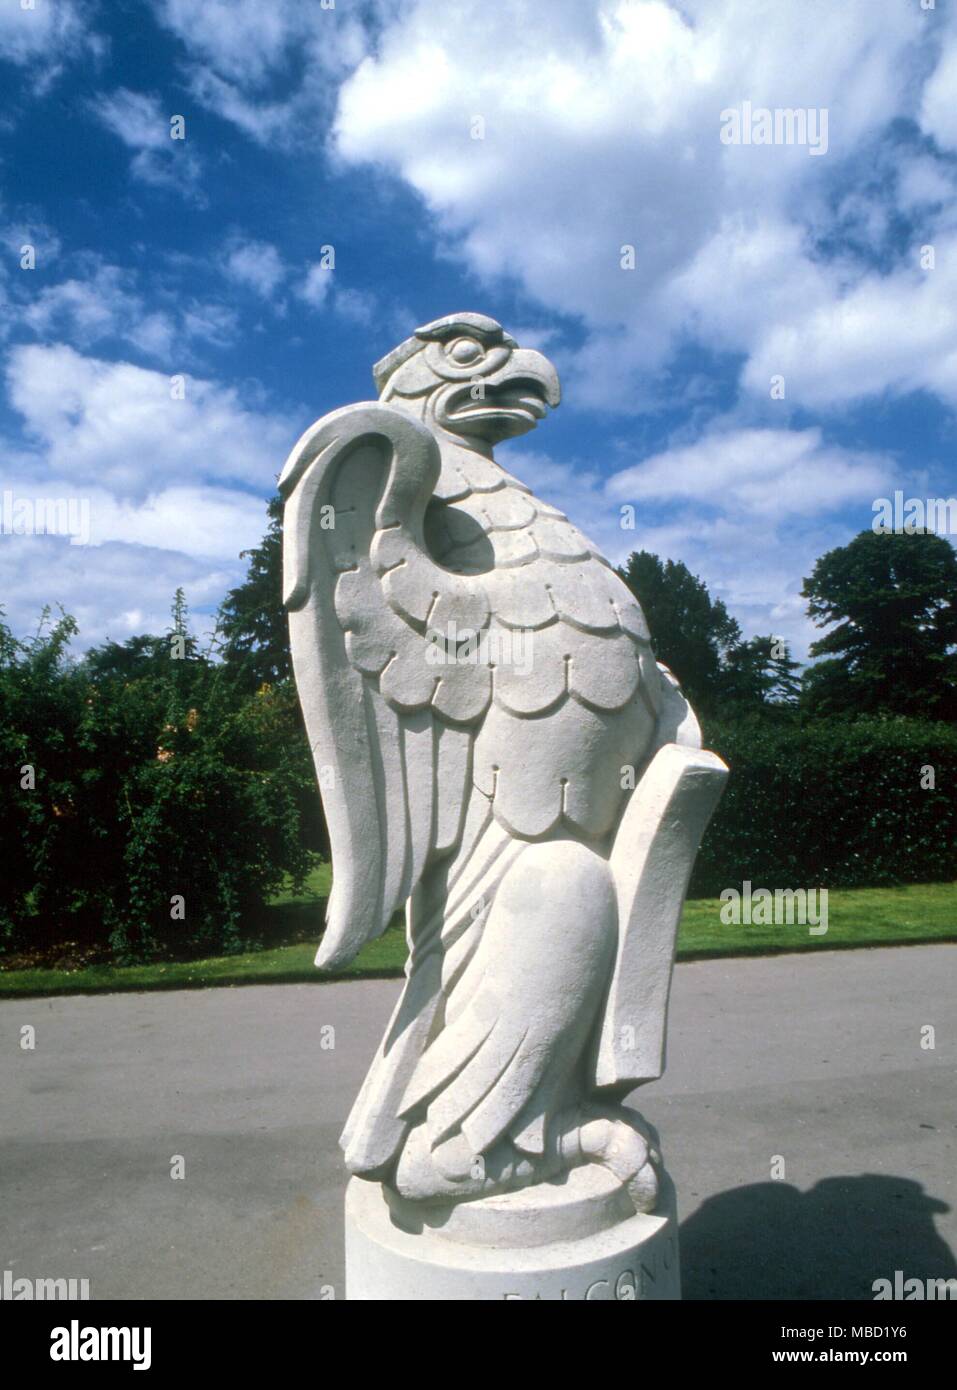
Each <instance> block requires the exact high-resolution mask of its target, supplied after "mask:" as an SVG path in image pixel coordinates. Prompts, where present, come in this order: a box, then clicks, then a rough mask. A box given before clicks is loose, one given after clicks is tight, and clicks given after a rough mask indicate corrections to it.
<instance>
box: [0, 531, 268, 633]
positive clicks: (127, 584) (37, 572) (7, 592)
mask: <svg viewBox="0 0 957 1390" xmlns="http://www.w3.org/2000/svg"><path fill="white" fill-rule="evenodd" d="M244 571H245V565H244V563H243V562H241V561H235V562H234V563H232V564H229V565H227V564H222V563H215V564H210V563H209V561H208V560H204V559H201V558H196V557H193V556H189V555H185V554H183V553H182V552H181V551H176V550H169V549H162V548H153V547H148V546H143V545H127V544H124V543H122V542H116V541H112V542H108V543H107V544H104V545H102V546H92V547H91V546H73V545H70V544H69V542H68V541H66V540H64V539H62V538H61V537H58V536H2V537H0V589H2V592H3V596H4V600H3V606H4V610H5V615H6V621H7V622H8V624H9V625H10V627H11V628H12V629H13V630H14V631H15V632H18V633H27V632H32V631H33V630H34V629H35V627H36V623H37V619H38V617H39V614H40V612H41V611H42V609H43V608H45V607H46V606H48V605H49V606H51V607H55V605H57V604H59V605H61V606H62V607H63V608H64V609H66V611H67V612H68V613H72V614H73V616H74V617H75V618H76V619H77V621H78V623H79V627H80V635H79V639H78V641H77V642H76V650H83V649H85V648H86V647H89V646H94V645H96V644H98V643H100V642H103V641H105V640H106V639H107V638H112V639H113V640H114V641H117V642H123V641H125V640H126V639H127V638H128V637H131V636H133V635H134V634H135V633H140V632H165V631H166V629H167V628H168V627H169V612H170V604H171V602H172V598H173V595H174V593H175V592H176V590H177V588H179V587H182V588H183V589H184V590H185V592H186V599H187V602H188V603H189V605H190V608H191V609H192V616H193V623H192V626H193V629H194V631H198V632H205V631H208V630H209V629H210V628H211V627H212V619H211V618H209V619H206V618H204V617H203V616H202V615H201V614H200V613H199V610H200V609H207V610H212V609H215V607H216V606H217V605H218V603H219V602H220V600H221V599H222V597H223V595H224V593H225V592H226V590H227V589H229V588H230V587H231V586H233V585H235V584H237V583H238V582H240V581H241V578H242V575H243V573H244Z"/></svg>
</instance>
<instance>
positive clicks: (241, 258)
mask: <svg viewBox="0 0 957 1390" xmlns="http://www.w3.org/2000/svg"><path fill="white" fill-rule="evenodd" d="M226 273H227V275H229V277H230V278H231V279H232V280H235V281H236V282H237V284H240V285H246V286H247V287H248V288H249V289H251V290H255V292H256V294H258V295H261V296H262V298H263V299H269V297H270V296H271V295H272V293H273V291H274V290H275V289H276V287H277V286H278V285H279V283H280V282H281V281H282V279H283V278H284V277H285V274H286V268H285V266H284V265H283V263H282V258H281V256H280V255H279V252H278V251H277V250H276V248H275V246H273V245H272V244H271V243H270V242H268V241H256V240H255V239H254V238H250V239H248V240H243V239H239V240H234V241H233V242H232V243H231V245H230V249H229V250H228V253H227V257H226Z"/></svg>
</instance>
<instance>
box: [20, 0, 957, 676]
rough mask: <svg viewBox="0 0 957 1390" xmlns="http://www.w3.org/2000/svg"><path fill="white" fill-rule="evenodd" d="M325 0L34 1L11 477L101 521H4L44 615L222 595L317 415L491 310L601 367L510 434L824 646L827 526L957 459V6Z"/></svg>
mask: <svg viewBox="0 0 957 1390" xmlns="http://www.w3.org/2000/svg"><path fill="white" fill-rule="evenodd" d="M328 6H329V0H327V3H326V6H324V5H323V3H322V0H205V3H203V4H201V5H196V4H194V3H192V0H111V3H109V4H107V3H105V0H103V2H102V3H96V0H59V3H55V0H33V3H32V4H31V3H30V0H0V82H2V84H3V104H2V113H3V115H2V118H0V200H2V201H0V245H2V250H3V255H2V261H0V309H2V334H0V354H2V360H0V448H2V465H0V507H2V505H3V502H2V498H3V496H7V497H11V496H12V497H16V498H35V497H49V498H83V499H86V501H87V502H88V504H89V516H90V525H91V536H90V543H89V544H86V545H77V544H71V543H70V541H69V539H68V538H67V537H65V536H55V535H28V534H25V535H20V534H15V535H0V604H2V605H3V607H4V608H5V610H6V613H7V617H8V620H9V621H10V622H11V623H12V625H13V626H14V628H15V629H16V630H17V631H18V632H26V631H28V630H29V629H30V628H31V627H32V625H33V624H34V623H35V619H36V615H37V613H38V611H39V609H40V608H41V607H42V606H43V605H44V604H46V603H56V602H59V603H62V604H63V605H64V606H65V607H66V608H67V609H68V610H69V611H71V612H73V613H75V614H76V616H77V618H78V620H79V622H80V627H81V645H87V644H89V643H94V642H99V641H102V640H104V639H105V638H106V637H111V638H114V639H116V640H120V641H122V640H124V639H125V638H126V637H128V636H130V635H131V634H133V633H135V632H140V631H145V630H152V631H156V630H162V629H163V628H164V627H165V625H166V621H167V615H168V610H169V604H170V600H171V596H172V593H173V591H174V589H175V588H176V587H177V586H178V585H182V586H183V588H184V589H185V591H186V594H187V598H188V600H189V602H190V605H191V608H192V611H193V613H194V617H195V624H196V626H197V628H198V629H199V630H203V629H204V628H206V627H208V625H209V623H208V620H207V617H206V615H208V614H211V613H212V612H213V611H214V610H215V607H216V605H217V604H218V602H219V600H220V599H221V598H222V596H223V594H224V593H225V591H226V590H227V589H228V588H229V587H231V586H232V585H233V584H235V583H236V582H237V581H238V580H239V579H240V578H241V576H242V574H243V572H244V564H243V562H242V561H240V560H239V558H238V552H239V551H240V550H241V549H243V548H244V547H248V546H250V545H253V544H255V543H256V542H257V541H258V539H259V538H260V536H261V534H262V531H263V529H264V523H265V500H266V499H267V498H268V497H269V496H270V495H271V493H272V492H273V491H274V481H275V477H276V475H277V473H278V472H279V470H280V468H281V466H282V462H283V460H284V457H285V454H286V453H287V452H288V449H289V448H290V447H291V445H292V443H293V442H294V440H295V439H296V438H297V437H298V435H299V434H300V433H301V431H302V430H303V429H304V428H305V427H306V426H307V425H308V424H309V423H310V422H311V421H312V420H314V419H315V418H317V417H318V416H320V415H322V414H323V413H325V412H326V411H327V410H330V409H333V408H335V407H337V406H339V405H342V404H345V403H347V402H349V401H353V400H358V399H363V398H368V397H369V396H370V395H371V394H372V388H371V377H370V367H371V364H372V362H373V361H375V359H376V358H378V357H379V356H381V355H382V354H383V353H385V352H386V351H387V350H388V349H389V348H391V347H392V346H394V345H395V344H396V343H397V342H399V341H400V340H401V339H402V338H404V337H405V336H407V335H408V333H409V332H411V331H412V329H414V328H415V327H416V325H418V324H420V323H423V322H427V321H428V320H429V319H432V318H435V317H438V316H439V315H441V314H445V313H448V312H451V311H453V310H461V309H470V310H477V311H479V312H483V313H488V314H491V315H493V316H494V317H496V318H498V319H499V320H500V321H501V322H503V323H504V324H505V326H506V327H507V328H508V329H509V330H510V331H511V332H513V333H514V334H515V335H516V336H517V337H518V338H519V340H520V341H521V342H523V343H525V344H527V345H530V346H536V347H540V348H542V349H544V350H545V351H547V352H548V353H549V355H550V356H551V357H552V358H553V360H554V361H555V362H556V364H557V365H558V367H559V370H560V373H561V376H562V380H563V385H564V391H565V399H564V402H563V405H562V406H561V408H560V409H559V410H558V411H557V412H556V413H555V414H554V415H553V416H552V417H550V418H549V419H548V420H547V421H546V422H545V423H544V424H543V425H542V426H540V427H539V429H538V431H536V433H535V434H534V435H533V436H529V437H527V438H526V439H524V440H521V441H518V442H516V443H514V444H512V445H510V446H508V448H507V449H506V450H502V451H501V454H500V457H501V459H502V461H503V462H506V461H507V463H508V466H509V467H510V468H511V469H512V470H513V471H514V472H517V473H518V474H519V475H520V476H522V477H523V478H524V479H525V480H526V481H527V482H529V483H530V484H531V485H532V486H533V487H534V488H535V489H536V491H539V492H540V493H541V494H542V495H544V496H546V497H547V498H548V499H549V500H552V501H554V502H557V503H558V504H559V505H560V506H562V507H563V508H564V509H565V510H566V511H567V512H568V513H569V515H570V516H571V517H572V519H573V520H574V521H576V522H577V523H578V524H579V525H581V526H582V528H583V529H584V530H585V531H586V532H587V533H589V534H590V535H591V536H592V537H593V538H594V539H595V540H596V541H598V542H599V543H600V545H601V546H602V547H603V549H604V550H605V552H606V553H607V554H608V555H609V557H610V558H612V559H614V560H619V559H623V558H624V557H625V556H626V555H627V553H628V552H629V551H630V550H631V549H636V548H639V547H645V548H647V549H651V550H654V551H656V552H657V553H659V554H661V555H663V556H670V557H672V558H675V559H681V560H684V561H685V563H686V564H688V565H689V566H690V567H691V569H692V570H694V572H695V573H698V574H700V575H701V576H702V577H703V578H704V579H705V580H706V581H707V583H708V585H709V587H710V588H711V590H712V592H713V593H715V594H718V595H720V596H721V597H722V598H724V599H725V601H726V602H727V604H728V605H729V607H730V609H731V611H732V612H733V613H734V614H735V615H736V616H737V617H738V619H739V620H740V621H741V623H742V625H743V627H744V629H745V631H746V632H747V633H755V632H775V633H779V634H781V635H783V636H785V637H787V638H788V639H789V640H790V641H791V642H792V644H793V646H794V649H795V651H796V653H797V654H798V655H800V656H803V655H804V653H805V652H806V648H807V644H808V642H809V640H811V638H812V637H813V635H814V634H813V629H812V628H811V627H810V626H809V624H808V621H807V619H806V616H805V612H804V604H803V601H802V600H801V598H800V588H801V584H802V580H803V577H804V576H805V575H807V574H808V573H810V570H811V568H812V566H813V562H814V560H815V558H816V557H817V556H818V555H820V554H821V553H822V552H823V551H825V550H826V549H829V548H830V547H832V546H834V545H838V544H841V543H843V542H845V541H846V540H848V539H850V537H851V536H853V535H854V534H855V533H856V532H858V531H860V530H862V529H864V528H866V527H867V526H869V525H870V523H871V519H872V514H873V510H872V504H873V502H874V499H875V498H878V497H881V496H891V495H892V494H893V492H894V490H895V489H898V488H900V489H903V490H904V492H905V493H906V494H907V495H916V496H921V497H930V496H934V497H938V496H944V497H946V496H949V495H953V494H954V493H955V492H957V479H955V471H957V470H955V463H954V458H955V445H957V432H955V408H957V17H955V12H954V5H953V3H948V0H936V3H935V4H933V5H931V4H930V3H929V0H923V4H922V0H886V3H884V4H882V5H881V6H880V7H879V9H880V12H879V14H878V7H876V6H875V5H874V4H873V3H872V0H841V3H840V4H834V3H831V0H682V3H671V4H669V3H666V2H665V0H496V2H495V3H494V4H493V3H489V0H481V3H479V2H478V0H456V3H455V4H449V3H447V0H403V2H402V3H395V2H394V0H366V3H358V2H357V0H335V3H334V4H332V5H331V7H328ZM745 102H750V103H751V104H752V108H753V109H759V108H766V109H768V110H770V111H772V112H773V111H775V110H784V109H788V110H791V111H798V110H799V111H802V112H808V113H815V116H814V119H815V120H816V121H817V123H818V127H820V119H821V113H826V121H827V140H826V148H825V147H824V145H823V144H822V146H821V150H820V153H818V154H814V153H812V152H811V147H810V144H809V143H808V142H805V143H803V144H802V143H800V142H798V141H794V142H792V143H790V144H788V143H776V144H768V145H761V144H756V143H752V144H750V145H745V144H732V143H726V142H725V141H723V140H722V135H721V132H722V127H723V124H725V122H724V121H723V117H722V113H724V112H727V111H728V110H742V111H743V107H744V103H745ZM175 116H182V117H183V120H184V123H185V139H182V140H176V139H172V138H171V135H170V131H171V125H170V122H171V118H173V117H175ZM814 128H815V127H814V125H813V123H812V125H811V126H809V129H814ZM798 129H799V127H798ZM819 143H821V142H819ZM330 246H331V247H333V248H334V259H335V267H334V269H331V270H330V269H328V268H324V267H323V265H322V261H323V247H330ZM629 246H630V247H634V268H628V267H625V266H623V264H622V248H623V247H629ZM24 247H33V248H35V266H34V267H33V268H24V266H23V265H22V262H23V259H24V255H23V248H24ZM922 248H931V251H932V256H931V257H928V255H927V252H926V250H923V251H922ZM28 259H29V257H28ZM326 259H328V255H327V256H326ZM625 259H626V260H627V259H628V257H627V256H626V257H625ZM931 262H932V264H931ZM174 377H184V378H185V386H184V388H183V389H184V392H185V394H184V395H183V398H182V399H178V398H173V396H172V394H171V386H170V382H171V378H174ZM775 382H778V383H779V384H778V385H777V386H776V387H774V389H772V386H773V383H775ZM781 383H783V398H782V385H781ZM623 505H630V506H632V507H634V515H635V526H634V529H633V530H629V529H623V528H622V525H621V508H622V506H623Z"/></svg>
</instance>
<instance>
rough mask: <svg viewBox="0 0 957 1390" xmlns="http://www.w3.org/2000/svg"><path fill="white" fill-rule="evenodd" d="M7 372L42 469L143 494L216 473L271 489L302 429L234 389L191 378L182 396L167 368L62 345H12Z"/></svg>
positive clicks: (215, 476)
mask: <svg viewBox="0 0 957 1390" xmlns="http://www.w3.org/2000/svg"><path fill="white" fill-rule="evenodd" d="M6 377H7V391H8V396H9V400H10V404H11V405H12V407H13V408H14V409H15V410H16V411H17V412H18V413H19V414H20V415H21V416H22V417H23V422H24V432H25V435H26V437H27V438H28V440H30V441H32V443H33V446H34V448H35V450H36V452H37V454H38V455H39V456H40V457H41V458H42V460H43V463H44V466H45V468H46V469H47V470H48V471H49V472H50V473H51V474H53V475H55V476H57V477H63V478H67V479H69V480H71V482H72V483H73V485H74V486H88V487H89V486H96V485H101V486H105V487H107V488H108V489H109V490H110V491H112V492H113V493H114V494H115V495H117V496H119V497H127V498H133V499H137V500H143V499H144V498H146V497H147V496H149V495H150V494H152V493H156V492H157V491H163V490H165V489H167V488H169V487H172V486H176V485H181V484H184V485H188V486H189V485H193V486H195V485H197V484H198V483H200V482H209V481H210V480H215V481H217V482H220V483H229V484H235V483H244V484H247V485H249V486H252V487H254V488H256V489H257V490H259V491H260V492H261V493H262V494H263V495H265V494H267V493H269V492H271V490H272V488H273V486H274V483H275V477H276V474H277V473H278V471H279V469H280V468H281V467H282V463H283V460H284V458H285V455H286V453H287V452H288V449H289V447H290V441H292V440H295V438H296V437H297V434H298V433H299V432H300V431H299V429H298V428H297V425H296V424H294V423H292V422H290V421H288V420H285V419H283V418H282V417H281V416H277V415H269V414H264V413H262V412H261V411H260V410H259V409H258V408H256V407H255V403H253V404H252V405H248V404H246V403H244V402H243V400H242V399H241V397H240V395H239V393H238V391H236V390H235V389H234V388H232V387H225V386H221V385H219V384H217V383H216V382H212V381H204V380H202V379H200V378H197V377H189V378H188V379H187V383H186V395H185V399H183V400H176V399H173V398H172V396H171V384H170V378H169V377H168V376H165V375H163V374H162V373H160V372H154V371H148V370H146V369H144V368H142V367H136V366H133V365H131V364H130V363H128V362H105V361H101V360H99V359H97V358H93V357H86V356H83V355H81V354H80V353H78V352H76V351H74V350H73V349H72V348H70V347H66V346H64V345H63V344H56V345H53V346H47V347H41V346H26V347H17V348H14V349H13V350H12V351H11V353H10V355H9V358H8V363H7V371H6Z"/></svg>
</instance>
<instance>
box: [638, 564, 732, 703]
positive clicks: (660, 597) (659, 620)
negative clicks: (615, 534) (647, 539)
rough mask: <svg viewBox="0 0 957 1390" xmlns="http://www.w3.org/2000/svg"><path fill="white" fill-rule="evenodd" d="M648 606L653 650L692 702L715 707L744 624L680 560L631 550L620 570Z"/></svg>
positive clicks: (642, 603) (642, 602)
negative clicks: (724, 670)
mask: <svg viewBox="0 0 957 1390" xmlns="http://www.w3.org/2000/svg"><path fill="white" fill-rule="evenodd" d="M618 573H619V575H620V576H621V578H622V579H623V580H624V581H625V583H626V584H627V585H628V587H629V589H631V591H632V593H633V594H634V595H635V597H636V598H637V599H638V602H639V603H640V604H641V607H642V609H643V610H644V614H645V617H646V618H647V620H648V626H649V628H650V629H651V640H652V643H653V645H654V649H655V655H656V656H657V658H658V660H659V661H663V662H664V664H665V665H666V666H668V667H669V668H670V669H671V670H672V671H673V672H674V674H675V676H676V677H677V678H678V680H679V682H680V684H681V688H682V690H683V691H684V693H685V694H686V695H687V697H688V699H689V700H690V701H691V703H692V705H694V706H695V707H696V708H698V709H701V710H702V711H707V710H710V709H713V708H714V707H715V705H716V704H717V701H718V699H719V696H720V686H721V681H720V675H721V668H722V663H723V661H724V659H725V658H726V656H727V654H728V652H729V651H731V650H732V649H733V648H734V647H736V646H737V645H738V643H739V642H740V641H741V629H740V627H739V626H738V624H737V622H736V621H735V619H734V618H732V617H731V614H730V613H729V612H728V610H727V608H726V607H725V606H724V603H723V602H722V601H721V599H712V597H711V595H710V594H709V593H708V590H707V587H706V585H705V584H704V583H703V582H702V580H700V579H698V578H697V577H696V576H695V575H693V574H692V573H691V571H690V570H689V569H688V567H687V566H686V565H684V564H682V562H681V561H680V560H661V559H659V557H658V556H657V555H652V554H651V553H650V552H649V551H647V550H640V551H635V552H633V553H632V554H631V555H630V556H629V557H628V563H627V565H625V566H624V568H623V569H620V570H619V571H618Z"/></svg>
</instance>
